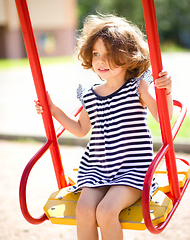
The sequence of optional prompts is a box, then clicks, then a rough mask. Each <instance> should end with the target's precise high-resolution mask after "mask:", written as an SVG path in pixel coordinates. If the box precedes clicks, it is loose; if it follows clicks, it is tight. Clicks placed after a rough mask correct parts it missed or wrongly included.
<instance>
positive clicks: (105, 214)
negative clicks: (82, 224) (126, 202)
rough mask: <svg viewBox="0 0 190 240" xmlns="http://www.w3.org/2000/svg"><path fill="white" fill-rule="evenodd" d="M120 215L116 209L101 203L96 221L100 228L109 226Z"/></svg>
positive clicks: (97, 210)
mask: <svg viewBox="0 0 190 240" xmlns="http://www.w3.org/2000/svg"><path fill="white" fill-rule="evenodd" d="M118 215H119V214H118V212H117V211H116V210H115V209H114V207H113V206H110V205H109V204H104V203H103V204H101V203H100V204H99V205H98V207H97V209H96V219H97V222H98V225H99V226H100V227H103V226H104V225H105V226H107V225H109V223H110V222H112V220H114V219H115V218H117V219H118Z"/></svg>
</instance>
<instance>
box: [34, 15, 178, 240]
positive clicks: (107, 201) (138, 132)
mask: <svg viewBox="0 0 190 240" xmlns="http://www.w3.org/2000/svg"><path fill="white" fill-rule="evenodd" d="M79 48H80V52H79V59H80V60H81V61H82V66H83V67H84V68H85V69H92V70H93V71H94V72H95V73H97V74H98V76H99V77H100V78H101V79H103V80H104V82H103V83H102V84H101V85H95V86H93V87H92V88H91V89H89V90H88V91H87V92H86V93H83V91H82V89H81V88H79V92H78V96H79V98H80V100H81V102H82V104H83V106H84V109H83V110H82V112H81V113H80V116H79V119H78V120H73V119H71V118H70V117H68V116H67V115H66V114H65V113H64V112H63V111H62V110H60V109H59V108H58V107H57V106H55V105H54V104H53V102H52V100H51V99H50V98H49V103H50V109H51V113H52V115H53V117H54V118H55V119H57V120H58V121H59V122H60V123H61V124H62V125H63V126H64V127H65V128H66V129H67V130H68V131H70V132H71V133H73V134H74V135H76V136H77V137H83V136H85V135H86V134H87V133H88V132H89V130H90V129H91V128H92V133H91V138H90V141H89V143H88V145H87V147H86V150H85V153H84V155H83V157H82V160H81V163H80V167H79V171H78V183H77V188H76V191H79V190H80V191H81V195H80V198H79V201H78V204H77V208H76V217H77V234H78V239H79V240H98V231H97V224H98V226H99V227H100V231H101V236H102V239H103V240H121V239H123V235H122V228H121V225H120V222H119V219H118V216H119V213H120V212H121V210H122V209H124V208H126V207H128V206H130V205H132V204H133V203H134V202H136V201H137V200H138V199H139V198H140V197H141V195H142V189H143V182H144V178H145V175H146V171H147V169H148V167H149V165H150V164H151V162H152V159H153V150H152V140H151V136H150V131H149V128H148V126H147V108H148V109H149V110H150V112H151V114H152V115H153V117H154V118H155V119H156V120H157V121H158V113H157V105H156V101H155V99H154V98H153V97H152V95H151V94H150V92H149V83H150V80H151V81H152V79H151V75H150V70H149V67H150V58H149V52H148V46H147V43H146V41H145V40H144V36H143V34H142V32H141V31H140V30H139V29H138V28H137V27H136V26H134V25H132V24H131V23H129V22H128V21H126V20H125V19H123V18H119V17H115V16H113V15H109V16H89V17H88V18H87V19H86V21H85V24H84V29H83V31H82V34H81V37H80V39H79ZM147 81H148V82H147ZM155 86H156V87H157V88H165V90H166V95H167V101H168V108H169V114H170V117H171V118H172V112H173V104H172V96H171V77H169V76H168V74H167V72H165V71H163V72H161V73H160V74H159V78H158V79H156V80H155ZM36 109H37V112H38V113H39V114H41V113H43V108H42V106H40V103H38V102H36Z"/></svg>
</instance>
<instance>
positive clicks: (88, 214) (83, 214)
mask: <svg viewBox="0 0 190 240" xmlns="http://www.w3.org/2000/svg"><path fill="white" fill-rule="evenodd" d="M107 190H108V188H107V187H103V188H83V189H82V192H81V195H80V197H79V200H78V203H77V207H76V218H77V236H78V240H98V231H97V222H96V208H97V205H98V204H99V202H100V201H101V200H102V198H103V197H104V196H105V194H106V192H107Z"/></svg>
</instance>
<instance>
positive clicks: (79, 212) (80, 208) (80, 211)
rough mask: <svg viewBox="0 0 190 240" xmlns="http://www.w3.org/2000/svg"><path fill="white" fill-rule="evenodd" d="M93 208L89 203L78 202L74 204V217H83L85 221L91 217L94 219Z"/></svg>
mask: <svg viewBox="0 0 190 240" xmlns="http://www.w3.org/2000/svg"><path fill="white" fill-rule="evenodd" d="M95 215H96V214H95V209H94V207H93V206H91V205H90V204H87V203H86V202H80V201H79V202H78V203H77V206H76V218H77V219H78V220H79V219H81V220H82V219H84V220H85V221H89V220H91V219H93V220H94V219H95V217H96V216H95Z"/></svg>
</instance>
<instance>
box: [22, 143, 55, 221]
mask: <svg viewBox="0 0 190 240" xmlns="http://www.w3.org/2000/svg"><path fill="white" fill-rule="evenodd" d="M52 144H53V141H51V140H48V141H47V142H46V143H45V144H44V146H43V147H41V149H40V150H39V151H38V152H37V153H36V154H35V155H34V156H33V157H32V158H31V160H30V161H29V162H28V164H27V165H26V167H25V169H24V171H23V174H22V177H21V181H20V187H19V201H20V208H21V212H22V214H23V216H24V218H25V219H26V220H27V221H28V222H29V223H31V224H40V223H42V222H44V221H45V220H48V218H47V217H46V215H45V214H43V215H42V216H41V217H39V218H33V217H32V216H31V215H30V213H29V211H28V207H27V203H26V186H27V181H28V177H29V175H30V172H31V170H32V168H33V166H34V165H35V164H36V162H37V161H38V160H39V159H40V158H41V157H42V156H43V154H44V153H45V152H46V151H47V150H48V149H49V148H50V147H51V145H52Z"/></svg>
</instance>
